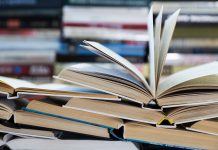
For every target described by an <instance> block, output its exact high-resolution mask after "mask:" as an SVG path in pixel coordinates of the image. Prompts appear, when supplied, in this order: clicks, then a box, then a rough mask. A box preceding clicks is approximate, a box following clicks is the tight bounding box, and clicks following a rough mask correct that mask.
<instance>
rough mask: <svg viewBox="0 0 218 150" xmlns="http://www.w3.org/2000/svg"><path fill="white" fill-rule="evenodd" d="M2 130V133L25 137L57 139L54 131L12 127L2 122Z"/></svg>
mask: <svg viewBox="0 0 218 150" xmlns="http://www.w3.org/2000/svg"><path fill="white" fill-rule="evenodd" d="M0 132H1V134H2V133H5V134H11V135H14V136H18V137H25V138H42V139H57V138H56V137H55V135H54V133H53V132H52V131H45V130H39V129H27V128H18V127H16V128H12V127H8V126H6V125H2V124H0Z"/></svg>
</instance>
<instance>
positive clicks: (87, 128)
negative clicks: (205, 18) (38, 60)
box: [0, 8, 218, 149]
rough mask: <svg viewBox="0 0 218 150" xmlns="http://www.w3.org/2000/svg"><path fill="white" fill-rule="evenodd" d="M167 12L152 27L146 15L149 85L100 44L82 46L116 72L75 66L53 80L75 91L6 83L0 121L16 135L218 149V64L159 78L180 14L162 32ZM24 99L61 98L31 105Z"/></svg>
mask: <svg viewBox="0 0 218 150" xmlns="http://www.w3.org/2000/svg"><path fill="white" fill-rule="evenodd" d="M162 14H163V8H162V9H161V10H160V13H159V15H158V16H157V18H156V19H155V26H154V25H153V11H152V8H151V10H150V12H149V15H148V29H149V30H148V31H149V37H150V41H149V49H150V57H149V61H150V78H149V83H148V82H147V80H146V79H145V78H144V77H143V75H142V74H141V73H140V72H139V71H138V70H137V68H136V67H135V66H134V65H132V64H131V63H130V62H128V61H127V60H125V59H124V58H122V57H120V56H119V55H117V54H116V53H114V52H113V51H112V50H110V49H108V48H106V47H104V46H102V45H101V44H99V43H96V42H92V41H84V45H82V46H83V47H85V48H86V49H88V50H90V51H92V52H94V53H96V54H98V55H100V56H102V57H104V58H106V59H108V60H109V61H111V62H113V63H114V64H115V65H116V67H114V68H103V67H101V66H99V65H93V64H92V65H91V64H78V65H74V66H70V67H67V68H65V69H64V70H62V71H61V72H60V74H59V75H58V76H55V79H58V80H61V81H63V82H65V83H69V84H73V85H78V87H76V86H71V85H62V84H46V85H35V84H32V83H29V82H26V81H21V80H17V79H11V78H7V77H1V78H0V87H1V88H0V89H1V93H3V94H6V95H7V98H8V99H7V100H5V99H2V100H1V101H0V104H1V107H0V114H1V115H0V117H1V119H2V120H8V121H6V125H7V123H8V122H10V123H12V124H13V125H14V126H16V133H17V134H24V133H23V132H24V131H25V133H26V134H27V133H28V135H29V136H30V135H34V137H35V136H37V137H42V136H43V137H53V138H58V137H57V136H55V135H54V136H51V133H50V132H52V133H53V131H66V132H72V133H79V134H82V135H89V136H95V137H99V138H103V139H108V140H109V139H116V140H121V141H125V142H128V141H129V142H136V143H150V144H155V145H161V146H172V147H179V148H200V149H217V147H218V119H217V118H218V92H217V90H218V76H217V75H218V70H217V68H218V62H212V63H209V64H204V65H201V66H197V67H194V68H190V69H187V70H184V71H181V72H178V73H175V74H173V75H171V76H169V77H166V78H164V79H161V74H162V71H163V66H164V63H165V59H166V55H167V51H168V48H169V45H170V41H171V38H172V36H173V31H174V28H175V25H176V20H177V17H178V15H179V10H178V11H176V12H175V13H174V14H172V15H171V16H169V17H168V18H167V19H166V20H165V22H164V26H163V27H162ZM184 61H185V60H184ZM115 68H116V69H115ZM82 87H84V88H82ZM27 95H47V96H50V97H56V98H55V99H51V98H46V99H43V100H32V101H28V102H27V103H26V102H24V101H26V99H28V98H26V96H27ZM61 97H69V99H67V100H66V99H65V100H63V99H62V98H61ZM12 98H14V100H13V99H12ZM18 127H19V129H18ZM5 128H6V127H5ZM4 130H6V129H4ZM11 130H12V129H11ZM27 130H31V131H27ZM32 130H34V131H32ZM35 130H39V131H40V132H36V131H35ZM13 131H14V132H15V129H13ZM21 131H23V132H21ZM20 132H21V133H20ZM7 133H8V132H7ZM31 133H32V134H31ZM14 134H15V133H14ZM125 142H123V143H125ZM123 146H124V145H123Z"/></svg>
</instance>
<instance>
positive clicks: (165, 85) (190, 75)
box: [158, 62, 218, 94]
mask: <svg viewBox="0 0 218 150" xmlns="http://www.w3.org/2000/svg"><path fill="white" fill-rule="evenodd" d="M217 68H218V62H212V63H208V64H204V65H200V66H197V67H193V68H190V69H186V70H184V71H180V72H178V73H175V74H173V75H171V76H169V77H167V78H166V79H165V80H163V81H162V82H161V83H160V85H159V87H158V94H161V93H163V92H164V91H166V90H168V89H170V88H172V87H174V86H176V85H179V84H181V83H184V82H187V81H190V80H193V79H196V78H200V77H206V76H210V75H217V74H218V69H217Z"/></svg>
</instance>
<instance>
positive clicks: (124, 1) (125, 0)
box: [64, 0, 149, 7]
mask: <svg viewBox="0 0 218 150" xmlns="http://www.w3.org/2000/svg"><path fill="white" fill-rule="evenodd" d="M64 4H65V5H74V6H129V7H136V6H138V7H142V6H148V4H149V0H104V1H102V0H83V1H78V0H64Z"/></svg>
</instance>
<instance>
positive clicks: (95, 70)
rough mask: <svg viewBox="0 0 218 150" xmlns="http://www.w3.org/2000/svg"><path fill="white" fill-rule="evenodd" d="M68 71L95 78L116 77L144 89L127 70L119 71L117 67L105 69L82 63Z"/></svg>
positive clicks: (69, 68)
mask: <svg viewBox="0 0 218 150" xmlns="http://www.w3.org/2000/svg"><path fill="white" fill-rule="evenodd" d="M67 69H68V70H73V71H79V72H84V73H88V74H92V75H93V76H98V75H99V76H105V77H106V78H107V77H115V78H118V79H119V78H120V79H124V80H127V81H130V82H132V83H134V84H136V85H138V86H140V87H143V85H142V83H141V82H140V81H138V80H136V79H135V78H133V77H132V76H131V75H130V74H129V73H127V72H126V71H125V70H121V69H117V68H116V67H114V68H104V67H102V66H100V65H96V64H86V63H81V64H77V65H72V66H70V67H68V68H67Z"/></svg>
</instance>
